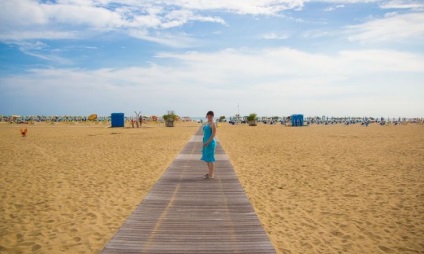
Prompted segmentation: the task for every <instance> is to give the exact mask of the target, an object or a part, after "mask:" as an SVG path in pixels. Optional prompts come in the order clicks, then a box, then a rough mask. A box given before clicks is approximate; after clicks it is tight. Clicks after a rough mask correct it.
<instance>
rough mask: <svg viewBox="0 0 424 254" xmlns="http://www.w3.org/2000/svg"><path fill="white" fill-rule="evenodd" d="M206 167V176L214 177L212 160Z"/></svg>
mask: <svg viewBox="0 0 424 254" xmlns="http://www.w3.org/2000/svg"><path fill="white" fill-rule="evenodd" d="M208 169H209V173H208V176H209V177H214V171H215V163H213V162H208Z"/></svg>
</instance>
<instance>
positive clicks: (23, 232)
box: [0, 123, 424, 253]
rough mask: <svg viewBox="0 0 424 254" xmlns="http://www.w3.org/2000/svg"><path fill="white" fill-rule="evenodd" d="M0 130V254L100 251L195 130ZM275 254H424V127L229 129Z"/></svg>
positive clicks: (227, 144)
mask: <svg viewBox="0 0 424 254" xmlns="http://www.w3.org/2000/svg"><path fill="white" fill-rule="evenodd" d="M23 126H25V125H10V124H5V123H1V124H0V173H1V178H0V198H1V201H0V253H31V252H35V253H98V252H99V251H100V250H101V249H102V248H103V246H104V245H105V244H106V243H107V242H108V241H109V240H110V239H111V238H112V236H113V235H114V234H115V233H116V231H117V230H118V229H119V227H120V226H121V225H122V224H123V223H124V221H125V220H126V218H127V217H128V216H129V215H130V214H131V212H132V211H133V210H134V209H135V208H136V206H137V205H138V204H139V203H140V202H141V200H142V199H143V197H144V196H145V195H146V194H147V193H148V191H149V190H150V188H151V187H152V186H153V184H154V183H155V182H156V181H157V180H158V179H159V177H160V176H161V175H162V173H163V172H164V171H165V170H166V168H167V166H168V165H169V163H171V161H172V160H173V159H174V158H175V156H176V155H177V154H178V153H179V152H180V151H181V149H182V148H183V146H184V145H185V144H186V143H187V141H188V140H189V139H190V137H191V136H192V135H193V134H194V132H195V131H196V130H197V128H198V126H199V125H198V124H196V123H193V124H181V125H177V127H175V128H165V127H158V126H157V125H148V126H147V127H143V128H141V129H130V128H125V129H123V128H117V129H111V128H106V125H102V124H98V125H94V124H72V125H71V124H55V125H48V124H35V125H27V126H26V127H28V129H29V132H28V136H27V137H25V138H22V137H21V136H20V134H19V128H21V127H23ZM218 137H219V139H220V141H221V143H222V144H223V146H224V148H225V149H226V152H227V153H228V155H229V157H230V160H231V162H232V164H233V165H234V168H235V170H236V172H237V174H238V176H239V179H240V181H241V183H242V185H243V187H244V189H245V190H246V193H247V194H248V196H249V199H250V200H251V202H252V204H253V206H254V208H255V210H256V212H257V214H258V216H259V218H260V220H261V222H262V224H263V225H264V228H265V230H266V232H267V233H268V234H269V236H270V238H271V240H272V242H273V244H274V246H275V247H276V249H277V251H278V253H424V126H422V125H411V124H410V125H406V126H376V125H372V126H369V127H362V126H358V125H355V126H310V127H303V128H292V127H283V126H281V125H275V126H269V125H261V124H260V125H259V126H257V127H249V126H246V125H239V126H230V125H227V124H222V126H221V127H219V128H218Z"/></svg>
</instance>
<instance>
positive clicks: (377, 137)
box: [218, 125, 424, 253]
mask: <svg viewBox="0 0 424 254" xmlns="http://www.w3.org/2000/svg"><path fill="white" fill-rule="evenodd" d="M218 131H219V138H220V140H221V142H222V144H223V146H224V148H225V150H226V152H227V154H228V155H229V157H230V160H231V162H232V164H233V165H234V168H235V170H236V172H237V175H238V176H239V179H240V181H241V183H242V185H243V187H244V189H245V191H246V193H247V194H248V196H249V198H250V200H251V202H252V204H253V206H254V208H255V210H256V212H257V214H258V216H259V218H260V220H261V222H262V224H263V225H264V227H265V230H266V231H267V233H268V234H269V236H270V238H271V240H272V242H273V244H274V246H275V247H276V249H277V250H278V253H424V126H423V125H406V126H378V125H371V126H369V127H363V126H360V125H354V126H344V125H338V126H316V125H315V126H310V127H302V128H294V127H282V126H281V125H276V126H269V125H259V126H257V127H249V126H246V125H239V126H230V125H222V127H221V128H219V129H218Z"/></svg>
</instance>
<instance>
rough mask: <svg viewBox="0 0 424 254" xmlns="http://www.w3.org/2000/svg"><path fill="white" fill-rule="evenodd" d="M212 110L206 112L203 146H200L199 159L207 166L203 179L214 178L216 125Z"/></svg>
mask: <svg viewBox="0 0 424 254" xmlns="http://www.w3.org/2000/svg"><path fill="white" fill-rule="evenodd" d="M213 117H214V114H213V111H209V112H208V113H207V114H206V118H207V119H208V121H207V123H206V124H205V125H203V148H202V158H201V160H203V161H205V162H206V163H207V166H208V171H209V172H208V173H207V174H206V175H205V176H204V177H203V178H204V179H213V178H215V175H214V171H215V148H216V141H215V135H216V125H215V123H214V122H213Z"/></svg>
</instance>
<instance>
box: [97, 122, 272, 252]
mask: <svg viewBox="0 0 424 254" xmlns="http://www.w3.org/2000/svg"><path fill="white" fill-rule="evenodd" d="M201 135H202V132H201V130H200V129H199V131H198V132H197V133H196V135H194V136H193V138H192V139H191V140H190V142H188V144H187V145H186V146H185V147H184V149H183V150H182V152H181V153H180V154H179V155H178V156H177V158H176V159H175V160H174V161H173V162H172V164H171V165H170V167H169V168H168V169H167V171H166V172H165V173H164V175H163V176H162V177H161V178H160V179H159V181H158V182H157V183H156V184H155V185H154V186H153V188H152V189H151V191H150V192H149V194H148V195H147V196H146V197H145V199H144V200H143V201H142V202H141V204H140V205H139V206H138V207H137V208H136V210H135V211H134V213H133V214H132V215H131V216H130V217H129V218H128V219H127V221H126V222H125V223H124V225H123V226H122V227H121V228H120V229H119V231H118V232H117V233H116V235H115V236H114V237H113V238H112V240H111V241H110V242H109V243H108V244H107V245H106V246H105V248H104V249H103V251H102V253H104V254H107V253H196V254H200V253H276V252H275V249H274V248H273V246H272V244H271V242H270V240H269V238H268V236H267V235H266V233H265V231H264V229H263V227H262V225H261V224H260V222H259V219H258V217H257V216H256V214H255V212H254V210H253V207H252V206H251V204H250V202H249V200H248V198H247V196H246V194H245V193H244V191H243V188H242V187H241V185H240V183H239V181H238V179H237V176H236V174H235V172H234V169H233V167H232V166H231V164H230V161H229V160H228V157H227V155H226V154H225V152H224V150H223V149H222V147H221V145H220V144H219V142H218V145H217V150H216V159H217V161H216V179H209V180H204V179H202V175H204V174H206V165H205V163H204V162H202V161H200V157H201V150H202V136H201Z"/></svg>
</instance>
